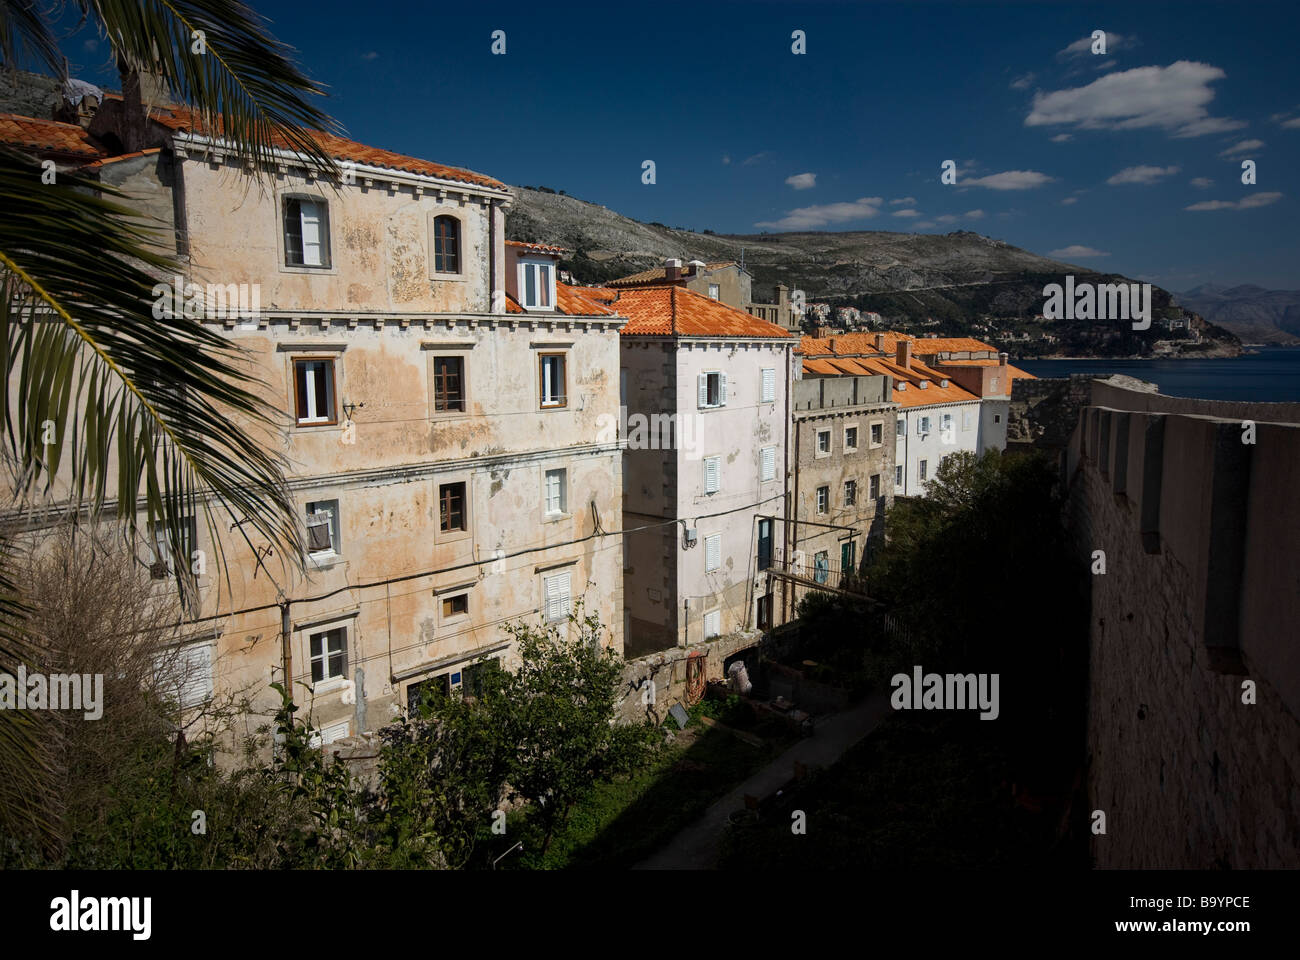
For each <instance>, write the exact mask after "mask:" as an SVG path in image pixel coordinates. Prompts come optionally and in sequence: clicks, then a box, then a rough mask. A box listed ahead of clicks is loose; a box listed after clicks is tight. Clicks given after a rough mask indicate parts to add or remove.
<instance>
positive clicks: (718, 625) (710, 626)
mask: <svg viewBox="0 0 1300 960" xmlns="http://www.w3.org/2000/svg"><path fill="white" fill-rule="evenodd" d="M721 632H722V612H721V611H720V610H711V611H709V612H708V613H706V614H705V615H704V639H705V640H707V639H709V637H716V636H717V635H718V634H720V633H721Z"/></svg>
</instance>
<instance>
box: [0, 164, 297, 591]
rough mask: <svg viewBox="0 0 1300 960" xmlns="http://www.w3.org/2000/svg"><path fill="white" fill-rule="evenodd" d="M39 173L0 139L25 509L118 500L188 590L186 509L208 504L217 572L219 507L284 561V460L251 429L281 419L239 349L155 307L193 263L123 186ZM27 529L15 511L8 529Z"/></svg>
mask: <svg viewBox="0 0 1300 960" xmlns="http://www.w3.org/2000/svg"><path fill="white" fill-rule="evenodd" d="M39 174H40V168H39V166H37V165H36V164H35V162H34V161H32V160H30V159H27V158H25V157H23V156H21V155H18V154H14V153H11V152H7V151H0V206H3V208H4V210H5V216H4V218H3V219H0V268H2V269H3V270H4V271H6V272H7V274H8V282H7V285H6V290H7V292H8V294H9V295H8V296H4V297H0V344H2V349H3V350H4V358H3V359H4V364H5V372H6V374H7V380H8V382H9V384H10V391H9V392H8V393H7V394H6V395H5V396H3V397H0V424H2V429H3V435H2V436H0V443H2V444H3V446H2V448H0V450H2V452H3V454H4V458H5V462H6V464H7V466H8V467H9V470H10V483H11V485H12V487H13V493H14V495H15V497H16V502H15V507H17V506H24V507H26V508H28V510H30V509H31V508H32V507H33V506H36V505H39V506H40V507H41V509H43V510H44V511H45V514H44V515H40V516H37V517H35V519H36V521H38V522H39V521H40V520H41V518H42V516H47V515H48V514H49V513H50V512H51V511H57V510H58V509H60V507H61V506H63V505H66V506H67V507H68V508H70V509H71V510H73V511H76V513H77V514H79V515H85V516H89V517H91V518H98V517H99V515H100V513H101V512H103V511H108V512H111V513H113V514H115V516H116V519H117V521H118V523H119V525H120V526H121V527H122V528H123V529H124V530H125V531H127V532H128V533H131V532H134V533H136V534H140V533H143V534H144V535H145V536H146V537H147V540H148V543H150V544H153V543H154V541H155V534H156V533H157V532H165V534H166V538H167V541H168V543H169V544H170V547H169V549H170V550H171V553H172V556H171V560H172V563H173V566H174V568H175V569H176V571H177V573H178V577H177V583H178V588H179V589H180V590H181V594H182V599H183V600H185V599H187V591H191V590H192V587H193V584H192V578H191V577H190V575H189V573H188V571H189V567H190V560H189V556H188V552H187V551H186V549H185V543H186V542H187V540H188V535H187V531H188V524H187V519H188V518H197V516H198V513H199V511H201V512H202V513H203V515H204V518H205V520H206V522H207V526H208V529H209V531H211V532H212V534H213V536H212V538H211V539H212V543H213V546H214V548H215V550H216V552H217V557H216V559H217V561H218V562H219V563H220V564H221V567H222V569H224V568H225V558H224V554H223V553H222V538H220V537H218V536H216V535H215V534H216V529H217V525H218V521H217V520H216V513H215V512H214V508H215V507H217V506H218V505H219V506H221V507H222V508H224V510H225V511H228V512H229V514H231V515H233V516H234V517H237V518H241V519H243V520H244V521H245V524H246V527H248V528H251V529H252V530H254V531H256V532H257V533H259V534H260V535H261V536H263V537H265V538H266V539H267V540H268V541H269V542H270V543H271V544H272V545H274V546H275V547H277V548H279V550H280V556H281V557H282V558H283V557H298V556H300V555H301V544H302V540H301V537H302V535H301V532H300V530H299V526H298V523H297V521H296V518H295V514H294V511H293V507H292V502H291V499H290V496H289V492H288V488H287V485H286V484H285V481H284V475H283V467H284V461H283V459H282V458H281V457H280V456H279V455H276V454H273V453H271V452H269V451H268V450H266V449H264V448H263V447H262V446H261V445H260V444H259V443H258V442H256V441H255V440H254V439H251V438H250V436H249V435H248V433H246V432H245V431H246V430H247V429H249V428H252V429H254V430H258V429H263V428H267V427H271V426H272V425H273V424H274V422H275V417H276V413H275V411H273V410H272V409H271V408H270V407H268V406H267V405H266V404H265V403H264V402H263V401H262V400H260V399H259V398H258V397H257V396H255V395H254V394H253V393H252V392H251V391H250V390H249V389H247V384H249V383H250V382H252V381H251V378H250V376H249V375H248V374H247V373H245V372H244V370H243V369H242V368H241V365H240V364H241V360H242V359H244V358H243V355H242V354H241V353H240V352H239V351H238V350H237V349H236V348H235V347H234V346H233V345H232V344H231V342H230V341H229V340H227V339H226V338H224V337H223V336H221V335H220V334H219V333H218V332H216V331H214V330H212V329H209V328H206V327H204V326H203V325H202V324H201V323H198V322H196V321H194V320H192V319H188V318H185V317H184V316H179V315H178V316H167V315H165V314H164V315H156V311H155V309H154V303H155V300H156V299H157V298H156V297H155V296H154V293H153V291H154V288H155V285H156V283H155V274H160V275H163V276H172V275H174V274H176V273H183V272H184V271H183V269H182V267H181V264H180V263H179V262H177V261H176V260H175V259H174V258H171V257H168V256H164V255H163V254H160V253H159V252H157V250H158V248H157V247H156V246H155V245H154V243H155V241H156V240H157V237H156V236H154V235H152V234H150V232H149V231H148V230H147V227H146V225H145V223H144V221H142V220H140V219H139V218H137V217H135V216H134V215H133V214H132V213H131V211H130V210H129V209H127V208H126V207H124V206H122V205H121V204H119V203H117V202H116V199H115V198H117V197H120V194H119V193H118V192H117V191H116V190H115V189H113V188H111V187H108V186H105V185H102V184H98V183H97V182H94V181H91V180H89V179H86V178H83V177H80V176H78V175H75V174H70V173H62V174H60V175H59V178H58V181H57V182H56V183H54V184H49V185H45V186H37V187H33V184H39V183H40V176H39ZM92 190H97V191H99V193H100V194H104V195H106V196H99V195H96V194H95V193H92V192H91V191H92ZM237 421H239V422H237ZM51 428H52V429H51ZM51 434H52V437H53V440H54V442H53V443H46V442H45V441H46V440H49V439H51ZM110 493H111V494H112V497H111V498H110ZM26 522H30V520H28V521H26ZM23 526H24V520H23V515H22V514H21V513H20V512H19V511H18V510H16V509H10V510H9V511H8V512H7V513H6V515H5V517H4V524H3V525H0V534H8V535H13V534H15V533H16V532H18V531H19V530H21V529H22V528H23Z"/></svg>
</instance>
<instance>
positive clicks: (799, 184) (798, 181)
mask: <svg viewBox="0 0 1300 960" xmlns="http://www.w3.org/2000/svg"><path fill="white" fill-rule="evenodd" d="M785 182H786V183H787V184H789V185H790V186H792V187H794V188H795V189H796V190H809V189H811V188H812V187H815V186H817V174H815V173H796V174H795V175H794V176H792V177H786V178H785Z"/></svg>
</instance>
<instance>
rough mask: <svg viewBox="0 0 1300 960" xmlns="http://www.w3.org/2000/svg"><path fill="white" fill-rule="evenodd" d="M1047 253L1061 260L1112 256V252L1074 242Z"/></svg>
mask: <svg viewBox="0 0 1300 960" xmlns="http://www.w3.org/2000/svg"><path fill="white" fill-rule="evenodd" d="M1047 255H1048V256H1049V257H1056V258H1058V259H1060V260H1087V259H1089V258H1091V257H1109V256H1110V254H1109V253H1107V252H1106V251H1104V250H1094V249H1093V248H1092V247H1085V246H1083V245H1082V244H1078V243H1072V244H1070V245H1069V246H1068V247H1062V248H1061V249H1060V250H1051V251H1049V252H1048V254H1047Z"/></svg>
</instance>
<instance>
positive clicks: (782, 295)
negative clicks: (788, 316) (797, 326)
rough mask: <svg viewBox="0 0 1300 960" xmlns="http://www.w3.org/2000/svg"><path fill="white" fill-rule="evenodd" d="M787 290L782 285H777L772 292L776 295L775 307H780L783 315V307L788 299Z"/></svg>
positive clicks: (787, 288)
mask: <svg viewBox="0 0 1300 960" xmlns="http://www.w3.org/2000/svg"><path fill="white" fill-rule="evenodd" d="M789 289H790V288H789V287H787V286H786V285H785V284H784V283H778V284H777V285H776V288H775V289H774V290H773V291H772V292H773V293H774V294H775V295H776V305H777V306H778V307H780V309H781V313H785V306H786V304H787V303H788V302H789V299H790V298H789V296H788V295H787V294H788V291H789Z"/></svg>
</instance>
